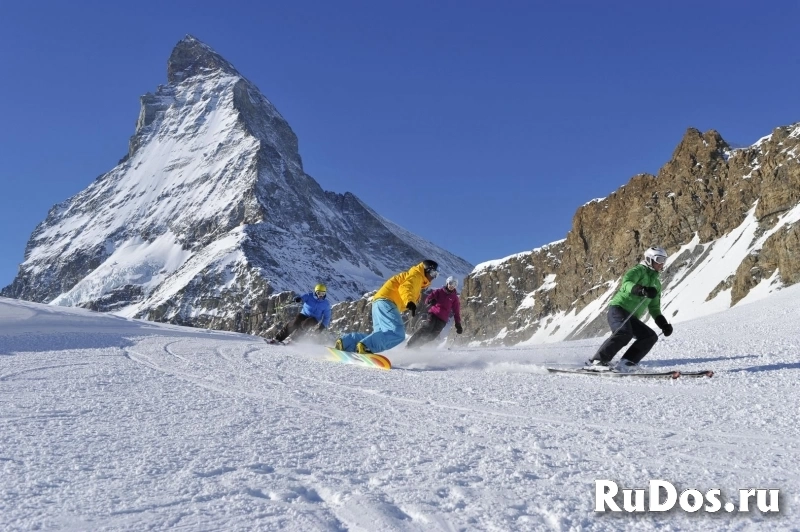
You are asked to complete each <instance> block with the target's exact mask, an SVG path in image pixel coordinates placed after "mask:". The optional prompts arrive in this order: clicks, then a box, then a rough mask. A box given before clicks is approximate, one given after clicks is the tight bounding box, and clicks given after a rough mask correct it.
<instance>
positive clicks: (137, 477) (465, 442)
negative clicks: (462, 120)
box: [0, 286, 800, 531]
mask: <svg viewBox="0 0 800 532" xmlns="http://www.w3.org/2000/svg"><path fill="white" fill-rule="evenodd" d="M798 296H800V286H795V287H790V288H787V289H784V290H781V291H780V292H778V293H777V294H773V295H770V296H769V297H766V298H764V299H761V300H759V301H755V302H752V303H749V304H744V305H737V306H736V307H734V308H733V309H730V310H726V311H723V312H720V313H717V314H714V315H711V316H705V317H701V318H697V319H694V320H691V321H685V322H681V323H679V324H678V325H676V329H675V333H674V335H673V336H671V337H670V338H666V339H665V338H662V339H661V341H659V343H658V344H657V346H656V347H655V349H654V351H653V352H652V353H651V355H650V356H649V357H648V358H647V359H646V363H647V364H648V365H649V366H650V367H652V368H676V369H680V370H692V369H701V368H712V369H714V370H715V371H716V372H717V374H716V376H715V377H714V378H712V379H679V380H677V381H645V380H635V379H602V378H596V377H584V376H569V375H551V374H547V373H545V371H544V369H543V368H544V365H546V364H547V363H571V362H576V363H578V362H581V361H582V360H583V359H585V358H587V357H588V356H589V355H590V354H591V353H592V351H593V350H594V349H595V348H596V347H597V345H598V344H599V340H592V341H589V340H586V341H580V342H571V343H560V344H552V343H551V344H546V345H538V346H524V347H523V346H517V347H516V348H507V349H490V350H487V349H482V350H477V349H476V350H470V349H458V350H455V349H454V350H449V349H447V344H442V345H440V346H438V349H434V348H431V349H429V350H427V351H424V350H423V351H418V352H406V350H405V349H404V348H403V347H399V348H397V349H395V350H393V351H390V352H388V353H387V355H388V356H389V357H390V358H392V360H393V362H394V363H395V365H396V368H397V369H395V370H392V371H389V372H383V371H379V370H368V369H363V368H357V367H353V366H346V365H339V364H335V363H331V362H325V361H322V360H321V359H320V357H321V356H322V348H320V347H318V346H312V345H302V344H300V345H293V346H290V347H281V346H270V345H266V344H265V343H264V342H263V341H261V340H260V339H259V338H255V337H249V336H244V335H237V334H234V333H221V332H210V331H206V330H200V329H185V328H180V327H175V326H168V325H162V324H155V323H149V322H141V321H136V320H130V319H125V318H121V317H115V316H111V315H102V314H96V313H92V312H89V311H84V310H81V309H71V308H63V307H53V306H43V305H37V304H33V303H26V302H22V301H16V300H9V299H2V298H0V404H2V408H0V478H2V489H0V529H2V530H33V529H48V530H144V529H156V530H165V529H168V528H170V529H173V528H174V529H181V530H297V531H313V530H331V531H334V530H336V531H339V530H352V531H356V530H364V531H367V530H369V531H376V530H401V531H405V530H426V531H428V530H448V531H450V530H544V529H552V530H653V529H659V530H686V529H695V530H709V529H714V530H751V529H769V530H797V523H798V522H800V519H799V518H798V510H797V508H798V505H800V460H799V459H798V458H800V437H798V436H800V428H798V418H799V417H800V406H798V405H799V403H800V402H798V401H797V395H798V389H799V388H800V379H799V377H800V360H799V359H798V347H799V346H800V326H798V321H797V316H798V313H799V312H800V297H798ZM601 479H610V480H613V481H615V482H617V483H618V484H619V486H620V487H621V488H622V487H624V488H647V486H648V482H649V481H650V480H654V479H660V480H666V481H669V482H671V483H672V484H673V485H675V486H676V487H677V488H678V492H679V493H680V492H681V491H682V490H685V489H689V488H694V489H698V490H700V491H701V492H706V491H707V490H709V489H712V488H718V489H720V490H721V492H722V494H723V500H725V501H731V502H734V503H738V502H739V495H738V490H739V489H740V488H771V489H780V493H781V496H780V498H779V503H780V512H779V513H778V514H777V515H774V514H762V513H761V512H759V511H757V510H754V511H750V512H747V513H727V512H725V511H722V512H720V513H719V514H718V515H713V514H709V513H707V512H704V511H702V510H701V511H700V512H697V513H696V514H691V513H687V512H685V511H682V510H680V509H676V510H672V511H670V512H666V513H645V514H639V515H634V514H628V513H624V512H623V513H621V514H611V513H599V512H595V511H594V505H595V481H596V480H601ZM753 506H754V504H753Z"/></svg>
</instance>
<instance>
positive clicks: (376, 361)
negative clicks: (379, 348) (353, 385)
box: [325, 347, 392, 369]
mask: <svg viewBox="0 0 800 532" xmlns="http://www.w3.org/2000/svg"><path fill="white" fill-rule="evenodd" d="M326 348H327V349H328V351H329V354H328V356H327V357H325V359H326V360H330V361H332V362H341V363H342V364H354V365H356V366H363V367H365V368H378V369H392V363H391V362H389V359H388V358H386V357H385V356H383V355H378V354H369V355H362V354H359V353H350V352H348V351H340V350H338V349H334V348H333V347H326Z"/></svg>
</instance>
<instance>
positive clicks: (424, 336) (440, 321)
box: [406, 277, 464, 347]
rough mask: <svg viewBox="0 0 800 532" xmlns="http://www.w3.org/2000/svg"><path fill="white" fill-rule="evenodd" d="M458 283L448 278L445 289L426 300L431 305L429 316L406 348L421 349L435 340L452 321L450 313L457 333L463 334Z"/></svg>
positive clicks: (437, 290)
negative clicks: (420, 347) (457, 289)
mask: <svg viewBox="0 0 800 532" xmlns="http://www.w3.org/2000/svg"><path fill="white" fill-rule="evenodd" d="M456 288H458V281H457V280H456V279H455V278H454V277H448V278H447V281H446V282H445V285H444V287H443V288H437V289H436V290H434V291H433V292H431V293H430V294H428V297H426V298H425V303H426V304H428V305H430V307H429V308H428V316H427V317H425V319H423V320H422V321H420V323H419V325H418V326H417V331H416V332H415V333H414V334H413V335H412V336H411V338H409V339H408V343H407V344H406V347H419V346H421V345H422V344H427V343H428V342H430V341H431V340H435V339H436V337H438V336H439V333H440V332H442V329H444V327H445V325H447V322H448V321H449V320H450V313H451V312H452V313H453V317H454V318H455V322H456V333H458V334H461V333H462V332H464V329H463V328H462V327H461V303H459V301H458V292H456Z"/></svg>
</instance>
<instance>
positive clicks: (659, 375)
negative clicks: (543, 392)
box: [547, 367, 714, 379]
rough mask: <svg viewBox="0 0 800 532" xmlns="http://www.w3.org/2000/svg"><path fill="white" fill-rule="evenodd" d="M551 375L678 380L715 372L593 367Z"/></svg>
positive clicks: (568, 369) (564, 370) (562, 370)
mask: <svg viewBox="0 0 800 532" xmlns="http://www.w3.org/2000/svg"><path fill="white" fill-rule="evenodd" d="M547 371H549V372H550V373H571V374H573V375H592V376H595V377H634V378H635V377H639V378H643V379H677V378H679V377H713V376H714V372H713V371H711V370H710V369H704V370H700V371H678V370H668V371H635V372H630V373H623V372H621V371H614V370H613V369H607V370H597V369H594V368H591V367H581V368H547Z"/></svg>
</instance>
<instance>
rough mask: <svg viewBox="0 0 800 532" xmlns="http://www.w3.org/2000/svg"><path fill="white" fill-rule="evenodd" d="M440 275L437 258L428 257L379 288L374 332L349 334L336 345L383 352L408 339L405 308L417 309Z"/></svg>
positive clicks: (374, 303)
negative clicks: (435, 259)
mask: <svg viewBox="0 0 800 532" xmlns="http://www.w3.org/2000/svg"><path fill="white" fill-rule="evenodd" d="M437 275H439V265H438V264H437V263H436V261H433V260H430V259H426V260H424V261H422V262H420V263H419V264H417V265H416V266H412V267H411V268H410V269H409V270H408V271H405V272H400V273H398V274H397V275H395V276H394V277H392V278H391V279H389V280H388V281H386V282H385V283H384V284H383V286H382V287H381V288H380V290H378V292H377V293H376V294H375V296H374V297H373V298H372V331H373V332H372V334H365V333H359V332H355V333H348V334H345V335H344V336H342V337H341V338H339V339H338V340H336V348H337V349H341V350H342V351H351V352H356V353H381V352H383V351H388V350H389V349H391V348H393V347H394V346H396V345H399V344H401V343H402V342H403V340H405V339H406V329H405V326H404V325H403V318H402V316H401V315H400V312H401V310H400V309H403V311H405V310H410V311H411V315H412V316H413V315H414V314H416V312H417V301H419V296H420V294H421V293H422V291H423V290H425V289H426V288H427V287H429V286H430V284H431V281H433V280H434V279H436V276H437Z"/></svg>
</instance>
